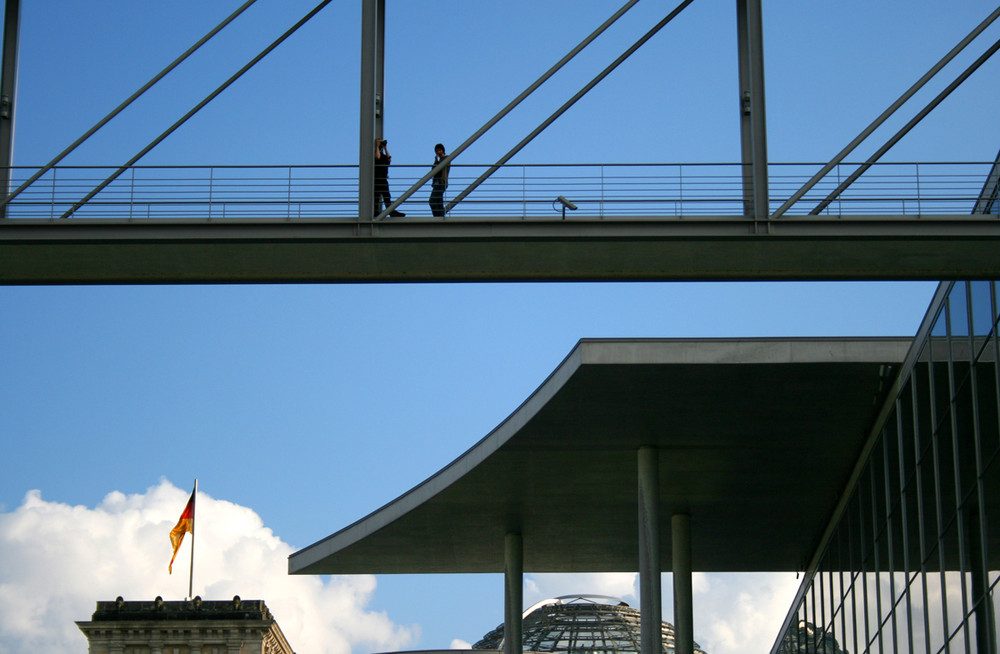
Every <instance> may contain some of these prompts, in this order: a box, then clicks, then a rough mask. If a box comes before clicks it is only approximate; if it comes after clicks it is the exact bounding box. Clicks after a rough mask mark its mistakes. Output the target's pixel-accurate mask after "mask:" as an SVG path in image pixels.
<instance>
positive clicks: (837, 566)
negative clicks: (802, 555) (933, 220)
mask: <svg viewBox="0 0 1000 654" xmlns="http://www.w3.org/2000/svg"><path fill="white" fill-rule="evenodd" d="M998 293H1000V284H998V283H997V282H992V281H970V282H949V283H945V284H942V286H941V288H940V289H939V291H938V294H937V295H936V296H935V301H934V303H932V305H931V307H930V310H929V312H928V314H927V317H926V318H925V322H924V325H923V326H922V327H921V330H920V333H919V334H918V340H917V341H916V342H915V344H914V346H913V348H912V349H911V351H910V354H909V356H908V358H907V362H906V365H905V366H904V368H903V370H902V372H901V376H900V379H899V380H898V381H897V383H896V385H895V386H894V392H893V394H892V395H891V397H890V400H889V401H888V403H887V405H886V406H885V407H884V408H883V410H882V413H881V414H880V419H879V422H878V423H877V427H876V431H875V432H874V433H873V434H872V437H871V438H870V439H869V441H868V444H867V446H866V451H865V452H864V453H863V454H862V457H861V461H863V463H861V464H860V465H859V466H858V467H857V468H856V470H855V475H854V477H853V478H852V483H851V484H850V485H849V486H848V489H849V490H848V494H847V496H846V499H845V500H843V501H842V502H841V503H840V505H839V506H838V511H837V513H836V514H835V517H834V521H833V523H831V527H830V528H829V529H828V531H827V534H826V536H825V538H824V540H823V543H822V545H821V548H820V550H819V552H818V554H817V557H816V558H815V559H814V562H813V564H812V565H811V566H810V569H809V570H808V571H807V576H806V578H805V583H803V585H802V587H801V588H800V590H799V593H798V595H797V596H796V603H795V604H794V605H793V608H792V611H791V612H790V614H789V617H788V618H787V619H786V621H785V627H784V633H782V635H781V636H780V637H779V638H778V641H777V643H776V644H775V646H774V649H773V651H774V652H781V653H784V652H796V653H798V652H801V653H808V652H840V651H846V652H851V653H860V652H877V653H878V654H899V653H902V652H918V653H926V654H937V653H939V652H947V653H949V654H958V653H960V654H964V653H966V652H968V653H970V654H971V653H976V654H986V653H990V654H994V653H996V652H997V631H998V622H997V615H998V614H1000V610H998V609H1000V607H998V606H997V605H998V593H997V592H996V591H997V581H998V578H1000V513H998V509H1000V463H998V461H997V459H998V452H1000V428H998V425H1000V392H998V389H1000V382H998V370H1000V365H998V364H1000V359H998V351H1000V348H998V342H997V317H998V306H1000V296H998ZM991 517H992V519H993V521H994V523H996V524H995V525H994V526H993V528H992V530H991V529H990V518H991Z"/></svg>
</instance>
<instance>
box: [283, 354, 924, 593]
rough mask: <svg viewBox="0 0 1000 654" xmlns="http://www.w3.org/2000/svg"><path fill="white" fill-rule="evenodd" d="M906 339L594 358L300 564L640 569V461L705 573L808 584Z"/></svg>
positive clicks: (331, 569)
mask: <svg viewBox="0 0 1000 654" xmlns="http://www.w3.org/2000/svg"><path fill="white" fill-rule="evenodd" d="M909 344H910V339H750V340H747V339H741V340H612V341H607V340H604V341H581V342H580V343H579V344H578V345H577V347H576V348H575V349H574V350H573V352H571V353H570V355H569V356H568V357H567V358H566V360H565V361H564V362H563V363H562V364H561V365H560V366H559V368H557V369H556V370H555V371H554V372H553V373H552V375H551V376H550V377H549V379H547V380H546V381H545V383H544V384H542V386H541V387H540V388H539V389H538V390H537V391H536V392H535V393H534V394H533V395H532V396H531V397H530V398H529V399H528V400H527V401H526V402H525V403H524V404H523V405H522V406H521V407H519V408H518V409H517V410H516V411H515V412H514V413H513V414H512V415H511V416H510V417H509V418H508V419H507V420H506V421H504V422H503V423H502V424H501V425H500V426H499V427H497V428H496V429H495V430H494V431H493V432H492V433H490V434H489V435H488V436H487V437H486V438H484V439H483V440H482V441H480V442H479V443H478V444H476V445H475V446H474V447H473V448H472V449H470V450H469V451H468V452H466V453H465V454H463V455H462V456H461V457H459V458H458V459H457V460H456V461H454V462H453V463H452V464H450V465H449V466H448V467H446V468H445V469H443V470H442V471H440V472H439V473H437V474H436V475H435V476H433V477H431V478H430V479H428V480H427V481H425V482H424V483H422V484H421V485H419V486H417V487H416V488H414V489H413V490H411V491H409V492H408V493H406V494H405V495H403V496H402V497H400V498H399V499H397V500H395V501H394V502H392V503H390V504H388V505H386V506H385V507H383V508H381V509H379V510H378V511H376V512H374V513H372V514H371V515H369V516H368V517H366V518H364V519H362V520H360V521H358V522H356V523H355V524H353V525H351V526H349V527H347V528H345V529H343V530H341V531H339V532H337V533H335V534H333V535H332V536H329V537H327V538H326V539H324V540H322V541H320V542H318V543H316V544H314V545H311V546H310V547H308V548H306V549H304V550H301V551H299V552H296V553H295V554H293V555H292V556H291V557H290V560H289V571H290V572H291V573H293V574H294V573H300V574H352V573H443V572H463V573H469V572H502V571H503V555H504V536H505V534H506V533H508V532H510V531H517V532H520V533H521V534H522V536H523V544H524V570H525V571H526V572H584V571H586V572H604V571H609V572H610V571H635V570H637V569H638V536H637V534H638V520H637V513H638V509H637V505H636V496H637V484H638V481H637V472H636V467H637V466H636V462H637V449H638V448H639V447H641V446H643V445H654V446H656V447H658V448H659V451H660V511H661V517H662V519H661V521H660V523H661V534H660V545H661V548H662V557H661V560H662V562H663V565H664V567H665V569H669V565H670V537H669V524H670V520H669V516H670V515H671V514H672V513H675V512H687V513H689V514H690V516H691V530H692V539H693V565H694V568H695V570H701V571H778V570H795V569H800V568H801V567H802V565H803V564H804V562H805V559H806V558H807V557H808V556H809V555H810V554H811V553H812V549H813V548H814V546H815V543H816V542H817V540H818V539H819V537H820V535H821V534H822V531H823V529H824V528H825V526H826V523H827V521H828V519H829V516H830V513H831V511H832V509H833V507H834V505H835V503H836V501H837V498H838V495H839V493H840V492H841V491H842V489H843V488H844V486H845V484H846V482H847V479H848V477H849V476H850V474H851V471H852V469H853V467H854V465H855V461H856V459H857V457H858V454H859V452H860V450H861V448H862V447H863V445H864V442H865V440H866V437H867V434H868V431H869V429H870V428H871V425H872V421H873V419H874V418H875V415H876V413H877V411H878V409H879V408H880V406H881V401H882V396H883V394H884V390H885V389H886V388H888V386H889V385H890V377H891V376H892V375H894V374H895V372H896V370H897V369H898V364H900V363H901V362H902V361H903V358H904V357H905V355H906V351H907V349H908V347H909Z"/></svg>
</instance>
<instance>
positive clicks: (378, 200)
mask: <svg viewBox="0 0 1000 654" xmlns="http://www.w3.org/2000/svg"><path fill="white" fill-rule="evenodd" d="M388 145H389V142H388V141H386V140H385V139H375V215H376V216H378V215H379V214H380V213H382V202H383V201H384V202H385V208H386V209H388V208H389V205H391V204H392V196H390V195H389V164H391V163H392V157H391V156H390V155H389V148H388V147H387V146H388ZM389 215H390V216H391V217H393V218H402V217H403V216H405V215H406V214H405V213H403V212H402V211H393V212H392V213H390V214H389Z"/></svg>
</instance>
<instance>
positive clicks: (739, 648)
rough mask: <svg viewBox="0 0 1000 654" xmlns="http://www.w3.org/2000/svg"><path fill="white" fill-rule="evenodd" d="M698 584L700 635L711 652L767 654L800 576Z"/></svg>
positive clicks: (722, 577) (718, 577)
mask: <svg viewBox="0 0 1000 654" xmlns="http://www.w3.org/2000/svg"><path fill="white" fill-rule="evenodd" d="M704 577H705V578H704V579H702V580H701V581H700V582H699V583H695V584H694V598H693V599H694V636H695V640H697V641H698V643H699V644H700V645H701V647H702V649H703V650H705V651H706V652H708V653H709V654H743V652H767V651H770V649H771V645H773V644H774V640H775V638H777V637H778V630H779V629H780V628H781V623H782V620H784V618H785V614H786V613H787V612H788V607H789V606H791V603H792V599H793V598H794V597H795V591H796V590H798V587H799V583H800V581H799V580H797V579H796V578H795V577H796V575H795V574H794V573H745V574H711V575H705V576H704Z"/></svg>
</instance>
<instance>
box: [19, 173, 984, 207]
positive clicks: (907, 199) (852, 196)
mask: <svg viewBox="0 0 1000 654" xmlns="http://www.w3.org/2000/svg"><path fill="white" fill-rule="evenodd" d="M994 164H995V162H992V161H990V162H919V163H918V162H902V163H878V164H875V165H873V166H872V167H871V169H870V170H869V171H868V172H867V173H866V174H865V176H864V177H862V178H860V179H859V180H858V181H857V182H855V183H854V184H853V185H852V186H851V187H850V189H848V190H847V191H846V192H845V193H844V194H843V195H842V196H840V197H839V198H838V202H837V203H836V204H835V205H831V206H830V207H827V208H826V209H825V211H824V213H823V215H824V216H832V217H838V216H843V217H850V216H856V215H877V214H894V215H896V214H901V215H913V216H920V215H933V214H969V213H972V212H973V210H974V209H975V207H976V206H977V199H978V198H979V196H980V194H981V191H982V186H983V181H984V180H985V179H987V178H988V177H989V175H990V173H991V171H992V169H993V167H994ZM822 165H823V164H821V163H796V164H780V163H772V164H771V165H770V167H769V168H770V178H769V181H770V188H769V192H770V196H771V197H772V198H773V202H772V209H774V208H775V207H778V206H779V205H780V203H781V202H782V201H783V199H784V198H786V197H788V196H789V194H791V193H792V192H794V190H795V189H797V188H799V187H800V186H801V183H802V181H803V180H806V179H808V178H809V177H810V176H811V175H813V174H814V172H815V171H816V170H817V169H818V168H820V167H821V166H822ZM842 165H843V171H846V172H848V173H849V172H850V171H851V170H853V169H854V168H855V167H856V166H857V164H854V163H844V164H842ZM490 166H491V164H482V165H470V164H453V166H452V172H451V183H452V184H453V185H454V187H456V188H463V187H464V185H465V183H467V182H468V181H471V180H473V179H475V178H476V177H477V176H478V175H479V174H480V173H481V172H482V171H483V170H486V169H488V168H489V167H490ZM114 168H115V167H114V166H57V167H54V168H52V169H51V170H49V171H46V172H45V174H44V175H43V176H42V177H41V178H39V179H38V180H37V181H36V182H35V183H34V184H32V185H31V186H30V187H29V188H27V189H26V190H25V191H23V192H22V194H21V195H19V196H18V197H17V198H15V199H14V200H13V201H12V202H11V203H10V204H9V206H8V218H9V219H14V220H16V219H46V220H50V219H51V218H52V216H53V215H55V216H59V215H62V214H63V212H64V210H65V209H67V208H69V207H72V206H74V205H76V204H77V203H79V200H80V198H81V197H82V196H84V194H86V193H87V192H88V191H89V190H90V189H92V188H93V185H94V182H95V180H100V179H101V178H103V176H104V175H105V174H106V172H107V171H108V170H112V169H114ZM38 170H39V169H38V168H37V167H20V166H19V167H13V168H11V171H10V172H11V178H12V180H13V181H14V182H15V183H16V182H17V181H18V180H21V179H27V178H28V177H30V176H31V175H32V174H33V173H35V172H37V171H38ZM425 170H426V166H415V165H414V166H409V165H393V166H392V170H391V173H390V179H389V183H390V190H392V191H394V192H398V191H399V190H400V189H403V188H406V186H408V185H410V184H412V183H413V182H414V181H418V180H419V179H421V175H422V174H423V172H424V171H425ZM841 172H842V171H841V168H840V167H838V168H836V169H835V170H834V171H831V173H830V174H829V175H827V176H826V177H825V178H823V179H822V180H821V181H820V182H819V183H818V184H816V185H815V187H814V188H813V189H812V190H811V191H810V193H808V194H806V195H805V196H803V197H802V199H801V201H800V202H799V203H798V204H796V205H795V206H793V207H792V209H791V210H790V211H789V212H788V214H787V215H789V216H791V217H794V216H795V215H805V214H807V213H808V212H809V211H810V210H811V209H812V207H813V206H814V205H815V203H816V202H817V201H819V200H820V199H822V198H823V197H825V196H826V195H827V194H828V193H829V192H830V191H831V190H833V189H835V188H836V187H837V186H838V184H839V183H840V180H842V179H843V175H842V174H841ZM130 173H131V174H130V175H123V176H121V177H120V178H119V179H117V180H115V182H114V183H112V184H109V185H108V186H107V188H105V189H103V190H102V191H101V192H100V193H99V194H97V195H96V196H95V197H93V198H92V199H90V200H89V201H88V202H86V203H85V204H83V205H81V206H79V208H78V209H76V211H75V212H74V214H73V220H89V219H103V220H131V221H136V220H145V219H167V220H169V219H189V220H202V219H204V220H208V219H211V220H213V221H216V220H223V218H220V216H225V218H224V220H230V221H237V220H241V219H276V220H277V219H281V220H293V221H294V220H298V219H302V220H318V219H328V220H336V221H352V222H369V221H370V220H371V218H370V217H366V218H367V220H364V219H361V220H359V218H358V216H357V199H358V198H357V193H358V175H357V166H351V165H280V166H278V165H232V166H218V165H195V166H180V165H171V166H150V165H142V166H138V165H137V166H133V167H132V168H131V169H130ZM742 184H743V178H742V171H741V164H738V163H684V164H678V163H600V164H580V163H573V164H541V163H540V164H515V165H511V164H508V165H506V166H504V167H503V168H502V169H501V170H499V171H498V172H497V173H496V174H495V175H494V176H493V177H491V178H490V180H489V182H488V183H486V184H483V185H482V186H481V187H480V188H478V189H477V190H476V192H475V193H473V194H471V195H470V196H469V197H467V198H465V199H464V200H463V201H462V202H461V204H459V205H458V206H457V207H456V209H455V210H454V211H453V212H452V214H450V215H449V216H448V219H449V220H451V219H464V218H469V219H476V218H491V219H492V218H496V219H518V220H525V219H531V220H545V219H552V220H561V219H562V216H561V212H560V211H559V210H558V208H554V207H553V205H552V203H553V201H554V200H555V199H556V198H557V197H558V196H564V197H566V198H568V199H570V200H571V201H572V202H574V203H575V204H576V205H577V206H578V210H577V211H574V212H572V213H571V214H567V216H566V220H567V221H572V220H593V219H595V218H597V219H614V218H635V217H642V218H650V219H656V218H662V219H666V220H671V219H676V218H698V217H699V216H740V215H743V211H744V208H743V187H742ZM429 191H430V189H429V186H426V187H423V188H422V189H421V190H420V191H419V192H417V193H416V194H415V195H414V196H413V197H412V198H411V199H410V201H409V202H408V203H406V204H404V205H403V210H404V211H405V212H406V213H407V215H408V217H409V218H421V219H423V218H427V219H430V209H429V206H428V204H427V199H428V194H429ZM992 210H994V211H995V210H996V207H995V205H994V206H993V207H992Z"/></svg>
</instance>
